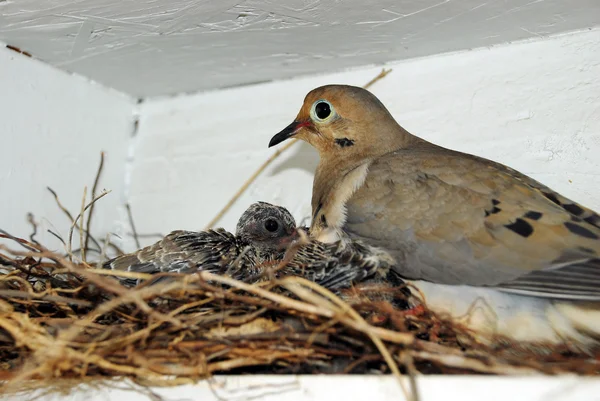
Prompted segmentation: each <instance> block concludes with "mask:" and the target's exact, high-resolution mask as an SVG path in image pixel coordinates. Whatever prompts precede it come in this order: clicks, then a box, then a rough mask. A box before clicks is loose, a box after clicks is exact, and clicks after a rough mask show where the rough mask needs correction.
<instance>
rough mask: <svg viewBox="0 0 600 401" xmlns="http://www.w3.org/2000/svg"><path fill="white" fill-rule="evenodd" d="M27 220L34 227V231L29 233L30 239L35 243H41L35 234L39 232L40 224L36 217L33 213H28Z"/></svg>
mask: <svg viewBox="0 0 600 401" xmlns="http://www.w3.org/2000/svg"><path fill="white" fill-rule="evenodd" d="M27 221H28V222H29V224H31V227H32V228H33V232H32V233H31V234H30V235H29V240H30V241H31V242H33V243H34V244H36V245H39V244H40V243H39V242H37V240H36V239H35V236H36V235H37V232H38V225H37V222H36V221H35V218H34V217H33V213H27Z"/></svg>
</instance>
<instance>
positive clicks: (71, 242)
mask: <svg viewBox="0 0 600 401" xmlns="http://www.w3.org/2000/svg"><path fill="white" fill-rule="evenodd" d="M109 193H110V191H104V192H102V193H101V194H100V195H98V196H97V197H95V198H93V199H92V200H91V201H90V203H88V204H87V206H86V207H84V208H83V211H82V213H83V212H85V211H86V210H87V209H88V208H89V207H90V206H91V205H93V204H94V202H96V201H98V200H99V199H101V198H103V197H104V196H106V195H108V194H109ZM80 218H81V213H80V214H79V215H77V217H76V218H75V219H74V220H73V223H71V228H70V229H69V240H68V241H67V253H68V254H69V258H70V257H71V249H72V244H73V229H74V228H75V226H76V225H77V221H78V220H79V219H80Z"/></svg>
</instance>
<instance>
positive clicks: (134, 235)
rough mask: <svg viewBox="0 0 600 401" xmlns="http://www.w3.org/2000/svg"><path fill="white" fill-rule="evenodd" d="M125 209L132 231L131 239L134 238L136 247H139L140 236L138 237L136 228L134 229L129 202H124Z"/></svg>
mask: <svg viewBox="0 0 600 401" xmlns="http://www.w3.org/2000/svg"><path fill="white" fill-rule="evenodd" d="M125 209H127V218H129V225H130V226H131V232H132V233H133V239H134V240H135V246H136V247H137V248H138V249H140V248H141V247H142V246H141V245H140V238H139V237H138V233H137V230H136V229H135V224H134V223H133V213H131V205H129V203H126V204H125Z"/></svg>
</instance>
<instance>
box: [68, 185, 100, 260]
mask: <svg viewBox="0 0 600 401" xmlns="http://www.w3.org/2000/svg"><path fill="white" fill-rule="evenodd" d="M86 199H87V186H85V187H83V197H82V198H81V211H80V212H79V215H80V216H81V218H80V219H79V248H80V249H81V260H82V261H83V263H86V259H85V256H86V255H85V253H86V252H85V251H86V249H85V241H84V239H83V223H84V220H85V213H84V212H85V201H86ZM92 199H94V197H93V196H92ZM92 205H93V203H92ZM90 208H91V206H90ZM70 248H71V244H70V243H69V251H71V249H70Z"/></svg>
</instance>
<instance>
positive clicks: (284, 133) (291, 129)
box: [269, 121, 310, 147]
mask: <svg viewBox="0 0 600 401" xmlns="http://www.w3.org/2000/svg"><path fill="white" fill-rule="evenodd" d="M309 125H310V121H294V122H292V123H291V124H290V125H288V126H287V127H285V128H284V129H283V130H281V132H279V133H278V134H277V135H275V136H274V137H273V138H271V141H270V142H269V147H271V146H275V145H277V144H280V143H281V142H283V141H285V140H286V139H288V138H291V137H293V136H294V135H296V134H297V133H298V131H300V130H301V129H302V128H304V127H308V126H309Z"/></svg>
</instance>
